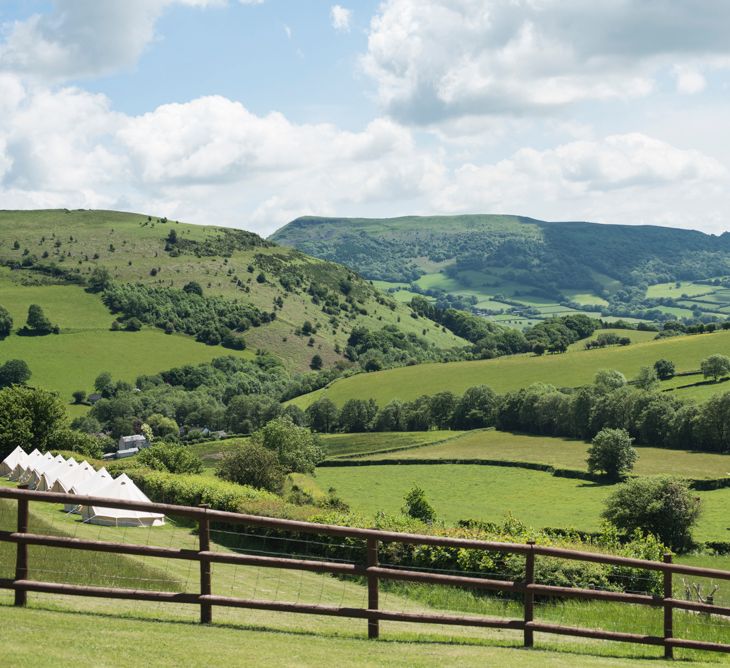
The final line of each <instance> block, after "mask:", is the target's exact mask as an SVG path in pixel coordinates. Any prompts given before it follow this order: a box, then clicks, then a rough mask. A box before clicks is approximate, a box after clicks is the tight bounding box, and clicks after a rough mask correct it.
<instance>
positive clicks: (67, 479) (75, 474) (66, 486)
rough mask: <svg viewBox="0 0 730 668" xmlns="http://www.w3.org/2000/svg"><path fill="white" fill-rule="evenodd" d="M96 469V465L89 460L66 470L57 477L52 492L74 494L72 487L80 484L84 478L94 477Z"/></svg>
mask: <svg viewBox="0 0 730 668" xmlns="http://www.w3.org/2000/svg"><path fill="white" fill-rule="evenodd" d="M95 473H96V471H95V470H94V467H93V466H92V465H91V464H89V462H87V461H83V462H81V463H80V464H79V465H78V466H76V467H74V468H72V469H70V470H69V471H65V472H64V473H63V474H62V475H60V476H59V477H58V478H56V481H55V482H54V483H53V487H51V491H52V492H59V493H60V494H74V492H72V491H71V489H72V488H73V487H74V486H75V485H78V484H80V483H82V482H84V480H88V479H89V478H93V477H94V474H95Z"/></svg>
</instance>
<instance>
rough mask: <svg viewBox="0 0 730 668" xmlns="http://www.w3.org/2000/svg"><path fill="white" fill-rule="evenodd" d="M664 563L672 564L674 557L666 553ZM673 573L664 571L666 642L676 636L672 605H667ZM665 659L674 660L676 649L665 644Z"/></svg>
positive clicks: (670, 594)
mask: <svg viewBox="0 0 730 668" xmlns="http://www.w3.org/2000/svg"><path fill="white" fill-rule="evenodd" d="M664 563H665V564H671V563H672V555H671V553H669V552H665V553H664ZM672 594H673V592H672V571H670V570H665V571H664V640H665V641H666V640H667V639H669V638H671V637H672V635H673V634H674V630H673V628H672V627H673V623H672V621H673V620H672V604H671V603H667V599H670V598H672ZM664 658H665V659H673V658H674V648H673V647H672V646H671V645H667V644H666V642H665V643H664Z"/></svg>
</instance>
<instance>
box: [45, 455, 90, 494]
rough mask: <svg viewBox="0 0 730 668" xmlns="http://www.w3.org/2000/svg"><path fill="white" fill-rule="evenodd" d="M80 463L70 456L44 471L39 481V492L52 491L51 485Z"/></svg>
mask: <svg viewBox="0 0 730 668" xmlns="http://www.w3.org/2000/svg"><path fill="white" fill-rule="evenodd" d="M78 465H79V463H78V462H77V461H76V460H75V459H74V458H73V457H69V458H68V459H67V460H66V461H65V462H62V463H61V464H59V465H58V466H53V467H51V468H48V469H46V470H45V471H44V472H43V475H42V476H41V479H40V480H39V481H38V485H36V489H37V490H38V491H39V492H48V491H50V489H51V487H53V483H54V482H56V480H58V478H60V477H61V476H62V475H64V474H65V473H67V472H69V471H73V470H74V469H75V468H76V467H77V466H78Z"/></svg>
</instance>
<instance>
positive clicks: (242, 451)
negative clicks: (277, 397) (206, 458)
mask: <svg viewBox="0 0 730 668" xmlns="http://www.w3.org/2000/svg"><path fill="white" fill-rule="evenodd" d="M323 459H324V450H323V449H322V447H321V446H320V443H319V439H318V437H317V436H316V434H313V433H312V432H311V431H310V430H309V429H308V428H306V427H302V426H299V425H297V424H295V423H294V422H293V420H292V419H291V417H289V416H282V417H278V418H274V419H273V420H271V421H270V422H268V423H267V424H266V425H264V426H263V427H262V428H261V429H259V430H257V431H256V432H254V434H253V435H252V436H251V439H250V440H249V441H248V442H247V443H244V444H241V445H236V446H234V447H232V448H229V449H227V450H226V451H225V453H224V455H223V459H222V460H221V462H220V464H219V466H218V470H217V472H216V475H217V476H218V477H220V478H223V479H224V480H228V481H230V482H235V483H238V484H241V485H251V486H253V487H257V488H261V489H268V490H269V491H272V492H276V493H281V491H282V489H283V486H284V480H285V478H286V476H287V475H288V474H289V473H310V474H311V473H313V472H314V468H315V467H316V466H317V464H319V463H320V462H321V461H322V460H323Z"/></svg>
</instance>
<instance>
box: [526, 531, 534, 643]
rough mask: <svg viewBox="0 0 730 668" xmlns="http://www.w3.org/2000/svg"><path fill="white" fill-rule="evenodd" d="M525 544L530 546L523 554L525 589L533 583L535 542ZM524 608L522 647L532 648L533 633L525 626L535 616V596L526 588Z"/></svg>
mask: <svg viewBox="0 0 730 668" xmlns="http://www.w3.org/2000/svg"><path fill="white" fill-rule="evenodd" d="M527 544H528V545H529V546H530V550H529V551H528V552H527V553H526V554H525V587H527V586H528V585H531V584H534V583H535V550H534V547H535V541H534V540H528V541H527ZM524 607H525V630H524V645H525V647H532V645H533V643H534V632H533V630H532V629H530V628H528V627H527V624H528V623H529V622H531V621H532V620H533V618H534V616H535V594H533V593H532V591H530V590H529V589H527V588H526V589H525V595H524Z"/></svg>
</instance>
